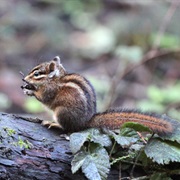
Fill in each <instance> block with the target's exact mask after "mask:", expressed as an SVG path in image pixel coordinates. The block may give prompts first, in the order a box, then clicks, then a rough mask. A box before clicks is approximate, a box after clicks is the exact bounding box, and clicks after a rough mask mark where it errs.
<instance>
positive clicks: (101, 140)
mask: <svg viewBox="0 0 180 180" xmlns="http://www.w3.org/2000/svg"><path fill="white" fill-rule="evenodd" d="M90 140H91V141H92V142H95V143H98V144H101V145H102V146H105V147H108V146H111V145H112V142H111V139H110V137H109V136H108V135H107V134H103V133H101V132H100V130H99V129H91V131H90Z"/></svg>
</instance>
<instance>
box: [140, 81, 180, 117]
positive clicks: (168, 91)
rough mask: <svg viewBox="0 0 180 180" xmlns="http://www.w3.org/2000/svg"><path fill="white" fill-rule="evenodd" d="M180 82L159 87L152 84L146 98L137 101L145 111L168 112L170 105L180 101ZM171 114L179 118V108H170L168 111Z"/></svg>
mask: <svg viewBox="0 0 180 180" xmlns="http://www.w3.org/2000/svg"><path fill="white" fill-rule="evenodd" d="M179 92H180V82H178V83H177V84H175V85H174V86H168V87H166V88H164V87H163V88H159V87H157V86H155V85H151V86H149V87H148V90H147V97H148V99H146V100H141V101H139V102H138V103H137V106H138V107H140V108H142V107H143V110H145V111H155V112H159V113H163V112H165V113H167V112H166V110H167V107H168V105H172V104H175V105H176V104H177V103H180V96H179ZM168 114H169V115H170V116H173V117H174V118H177V119H179V116H180V112H179V110H175V109H172V110H171V109H170V110H169V111H168Z"/></svg>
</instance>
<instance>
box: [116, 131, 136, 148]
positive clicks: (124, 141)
mask: <svg viewBox="0 0 180 180" xmlns="http://www.w3.org/2000/svg"><path fill="white" fill-rule="evenodd" d="M112 136H113V138H114V139H115V141H116V142H117V143H118V144H119V145H121V146H122V147H123V148H124V147H127V146H130V145H131V144H132V143H135V142H137V141H138V138H135V137H127V136H122V135H121V134H118V135H117V134H115V133H112Z"/></svg>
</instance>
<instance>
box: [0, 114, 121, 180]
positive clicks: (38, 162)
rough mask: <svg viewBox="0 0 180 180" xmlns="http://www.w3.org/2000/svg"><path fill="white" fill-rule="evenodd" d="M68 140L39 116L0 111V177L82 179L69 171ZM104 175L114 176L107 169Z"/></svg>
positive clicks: (80, 174)
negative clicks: (42, 122) (33, 116)
mask: <svg viewBox="0 0 180 180" xmlns="http://www.w3.org/2000/svg"><path fill="white" fill-rule="evenodd" d="M71 160H72V154H71V151H70V149H69V141H67V140H66V139H65V138H64V137H62V136H60V132H59V131H58V130H57V129H47V128H46V127H44V126H42V125H41V120H40V119H33V118H24V117H19V116H17V115H10V114H5V113H0V179H12V180H16V179H17V180H21V179H23V180H26V179H27V180H30V179H38V180H41V179H42V180H45V179H48V180H51V179H52V180H56V179H57V180H60V179H65V180H68V179H73V180H76V179H77V180H81V179H86V178H85V177H84V175H83V174H82V172H79V173H76V174H72V173H71ZM108 179H118V172H117V171H114V170H113V171H111V174H110V176H109V178H108Z"/></svg>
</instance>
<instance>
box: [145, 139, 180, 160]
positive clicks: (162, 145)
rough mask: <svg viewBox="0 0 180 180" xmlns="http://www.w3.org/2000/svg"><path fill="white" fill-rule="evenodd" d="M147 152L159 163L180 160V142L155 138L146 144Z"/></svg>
mask: <svg viewBox="0 0 180 180" xmlns="http://www.w3.org/2000/svg"><path fill="white" fill-rule="evenodd" d="M145 154H146V155H147V157H149V158H151V159H152V160H153V161H154V162H157V163H158V164H169V163H170V162H180V144H178V143H176V142H172V141H165V140H162V139H160V138H153V139H151V140H150V141H149V143H148V144H147V145H146V146H145Z"/></svg>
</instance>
